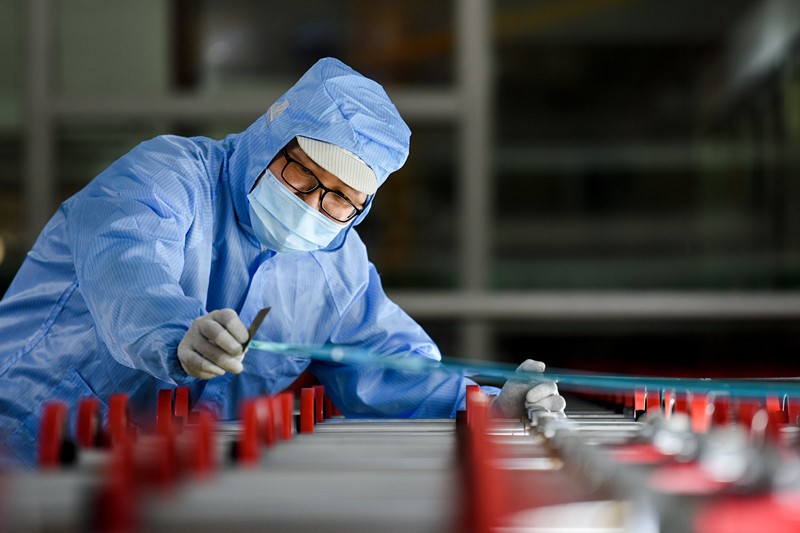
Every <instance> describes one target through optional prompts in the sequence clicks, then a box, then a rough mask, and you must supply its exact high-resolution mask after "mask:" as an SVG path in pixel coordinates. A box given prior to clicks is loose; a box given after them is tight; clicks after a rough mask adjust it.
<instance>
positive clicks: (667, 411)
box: [664, 390, 675, 420]
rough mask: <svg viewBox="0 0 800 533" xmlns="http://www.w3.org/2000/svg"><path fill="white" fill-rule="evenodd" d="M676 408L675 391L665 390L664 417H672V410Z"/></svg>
mask: <svg viewBox="0 0 800 533" xmlns="http://www.w3.org/2000/svg"><path fill="white" fill-rule="evenodd" d="M674 408H675V391H673V390H665V391H664V418H666V419H667V420H669V419H670V418H672V410H673V409H674Z"/></svg>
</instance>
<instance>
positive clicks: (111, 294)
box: [0, 59, 471, 465]
mask: <svg viewBox="0 0 800 533" xmlns="http://www.w3.org/2000/svg"><path fill="white" fill-rule="evenodd" d="M297 135H303V136H306V137H310V138H314V139H318V140H322V141H327V142H330V143H334V144H336V145H339V146H341V147H343V148H345V149H347V150H350V151H351V152H353V153H355V154H356V155H358V156H359V157H360V158H361V159H363V160H364V161H365V162H366V163H367V164H368V165H370V167H371V168H372V169H373V170H374V171H375V173H376V174H377V176H378V180H379V183H383V182H384V181H385V179H386V178H387V177H388V175H389V174H390V173H391V172H393V171H395V170H397V169H398V168H400V167H401V166H402V165H403V163H404V162H405V159H406V157H407V154H408V141H409V136H410V131H409V129H408V127H407V126H406V124H405V123H404V122H403V121H402V119H401V118H400V116H399V114H398V113H397V110H396V109H395V107H394V105H393V104H392V103H391V101H390V100H389V98H388V96H387V95H386V93H385V92H384V91H383V89H382V88H381V87H380V85H378V84H376V83H375V82H373V81H371V80H369V79H367V78H364V77H363V76H361V75H359V74H358V73H356V72H355V71H353V70H352V69H350V68H349V67H347V66H346V65H344V64H342V63H341V62H339V61H337V60H334V59H323V60H321V61H319V62H317V63H316V64H315V65H314V66H313V67H312V68H311V69H310V70H309V71H308V72H307V73H306V74H305V75H304V76H303V77H302V78H301V79H300V80H299V81H298V82H297V84H296V85H295V86H294V87H292V88H291V89H289V90H288V91H287V92H286V93H285V94H284V95H283V96H282V97H281V98H280V99H279V100H278V101H276V102H275V104H273V105H272V106H271V107H270V108H269V109H268V110H267V111H266V113H265V114H264V115H262V116H260V117H259V118H258V120H256V121H255V122H254V123H253V124H252V125H251V126H250V127H249V128H248V129H247V130H245V131H244V132H242V133H239V134H233V135H229V136H228V137H226V138H225V139H224V140H221V141H219V140H212V139H208V138H203V137H194V138H184V137H177V136H169V135H165V136H160V137H157V138H155V139H152V140H149V141H146V142H143V143H141V144H140V145H138V146H137V147H135V148H134V149H133V150H131V151H130V152H129V153H128V154H126V155H124V156H123V157H122V158H120V159H119V160H117V161H116V162H115V163H113V164H112V165H111V166H110V167H109V168H108V169H107V170H105V171H104V172H103V173H101V174H100V175H99V176H97V177H96V178H95V179H94V180H92V181H91V182H90V183H89V184H88V185H87V186H86V187H85V188H84V189H83V190H81V191H80V192H78V193H77V194H76V195H74V196H73V197H71V198H70V199H68V200H67V201H65V202H64V203H63V204H62V205H61V206H60V207H59V209H58V211H57V212H56V213H55V215H54V216H53V218H52V219H51V220H50V221H49V222H48V224H47V226H46V227H45V228H44V230H43V231H42V233H41V234H40V236H39V238H38V239H37V241H36V243H35V245H34V246H33V248H32V249H31V251H30V252H29V254H28V256H27V258H26V260H25V262H24V263H23V265H22V267H21V268H20V270H19V272H18V273H17V276H16V277H15V279H14V281H13V282H12V284H11V286H10V287H9V289H8V291H7V293H6V295H5V297H4V298H3V300H2V302H0V448H4V449H3V450H2V451H0V464H2V463H5V464H9V463H10V464H28V465H29V464H32V463H33V462H34V458H35V452H36V435H37V433H38V428H39V420H40V416H41V410H42V405H43V403H44V402H45V401H47V400H49V399H60V400H64V401H66V402H68V404H69V405H70V411H71V413H72V418H71V422H70V424H71V427H74V414H75V411H76V406H77V403H78V401H79V400H80V398H81V397H87V396H94V397H97V398H98V399H99V400H100V403H101V405H102V406H103V407H102V408H101V409H103V410H104V409H105V404H106V402H107V401H108V398H109V395H111V394H112V393H115V392H125V393H127V394H128V395H129V402H130V405H131V411H132V412H131V414H132V417H133V420H134V422H136V423H137V424H139V425H141V426H145V427H149V424H151V421H152V420H154V417H155V404H156V397H157V391H158V389H160V388H165V387H171V386H176V385H187V386H189V387H190V388H191V397H192V398H193V403H197V402H204V403H206V404H208V405H209V406H211V407H212V408H213V409H215V410H216V412H217V414H218V416H219V417H220V418H223V419H230V418H236V417H237V414H238V413H237V410H238V405H239V402H240V400H241V399H242V398H244V397H247V396H251V395H258V394H265V393H266V394H269V393H276V392H279V391H281V390H283V389H284V388H286V387H287V386H288V385H290V384H291V383H292V382H293V381H294V380H295V378H297V376H298V375H300V373H301V372H303V371H304V370H306V369H307V368H308V369H310V371H311V372H312V373H313V374H314V375H315V376H316V377H317V378H318V379H319V380H320V381H321V382H322V383H323V384H324V385H325V390H326V392H327V393H328V394H329V395H330V396H331V398H332V400H333V401H334V403H335V404H336V405H337V406H338V407H339V409H340V410H341V411H342V413H343V414H344V415H346V416H348V417H366V416H385V417H450V416H453V415H454V414H455V412H456V410H457V409H459V408H463V403H464V395H465V386H466V385H467V384H469V383H471V381H469V380H468V379H466V378H463V377H460V376H451V375H443V374H438V375H437V374H434V375H425V374H414V373H401V372H398V371H390V370H380V369H376V368H369V367H351V366H342V365H334V364H331V363H321V362H312V361H311V360H309V359H307V358H301V357H289V356H286V355H280V354H271V353H267V352H262V351H257V350H250V351H249V352H248V354H247V356H246V358H245V360H244V367H245V369H244V372H243V373H242V374H240V375H232V374H225V375H224V376H221V377H218V378H214V379H212V380H209V381H203V380H199V379H195V378H192V377H190V376H188V375H187V374H186V372H185V371H184V370H183V369H182V367H181V365H180V363H179V361H178V358H177V346H178V344H179V343H180V341H181V339H182V337H183V336H184V334H185V333H186V331H187V330H188V328H189V326H190V324H191V322H192V321H193V320H194V319H195V318H197V317H199V316H201V315H203V314H205V313H207V312H209V311H212V310H215V309H221V308H232V309H234V310H236V311H237V312H238V313H239V315H240V317H241V319H242V321H243V322H244V323H245V324H249V323H250V322H251V321H252V319H253V317H254V316H255V314H256V312H257V311H258V310H259V309H261V308H262V307H265V306H270V307H272V311H271V312H270V314H269V315H268V317H267V320H266V321H265V322H264V324H263V325H262V327H261V329H260V331H259V333H258V335H257V337H256V338H258V339H261V340H270V341H277V342H288V343H298V344H309V345H321V344H323V343H335V344H342V345H348V346H354V347H359V348H363V349H369V350H374V351H376V352H378V353H380V354H383V355H385V356H393V357H408V356H413V357H428V358H431V359H440V354H439V351H438V349H437V347H436V345H435V344H434V343H433V342H432V341H431V339H430V338H429V337H428V335H427V334H426V333H425V332H424V331H423V330H422V329H421V328H420V326H419V325H418V324H416V323H415V322H414V321H413V320H412V319H411V318H410V317H409V316H408V315H407V314H406V313H405V312H403V311H402V310H401V309H400V308H399V307H398V306H397V305H395V304H394V303H393V302H391V301H390V300H389V299H388V298H387V297H386V295H385V294H384V291H383V289H382V287H381V283H380V278H379V276H378V273H377V272H376V270H375V267H374V266H373V265H372V264H371V263H370V262H369V260H368V258H367V251H366V249H365V246H364V244H363V243H362V241H361V240H360V238H359V236H358V234H357V233H356V231H354V230H352V229H351V228H352V225H355V224H357V223H358V222H360V221H361V220H362V219H363V217H364V215H365V214H366V212H365V213H363V214H362V215H361V216H359V217H358V218H357V219H356V220H355V221H354V222H353V224H352V225H351V227H350V228H348V229H347V230H346V231H343V232H341V233H340V234H339V236H338V237H337V238H336V239H335V240H334V242H333V243H332V244H331V246H329V247H328V248H327V249H325V250H320V251H314V252H301V253H280V254H276V253H274V252H271V251H269V250H265V249H263V248H262V246H261V244H260V243H259V241H258V240H257V239H256V238H255V236H254V234H253V231H252V228H251V223H250V216H249V214H248V206H247V198H246V196H247V194H248V192H249V191H250V190H251V188H252V187H253V184H254V183H255V181H256V179H257V178H258V177H259V175H260V174H261V173H262V171H263V170H264V169H265V168H266V167H267V166H268V164H269V162H270V161H271V160H272V159H273V157H274V156H275V155H276V154H277V153H278V151H279V150H280V149H281V148H282V147H283V146H284V145H286V144H287V143H288V142H290V141H291V140H292V139H293V138H294V137H295V136H297ZM370 200H371V198H370Z"/></svg>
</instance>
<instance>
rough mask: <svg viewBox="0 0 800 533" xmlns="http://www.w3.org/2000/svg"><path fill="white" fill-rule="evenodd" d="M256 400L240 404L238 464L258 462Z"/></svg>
mask: <svg viewBox="0 0 800 533" xmlns="http://www.w3.org/2000/svg"><path fill="white" fill-rule="evenodd" d="M257 407H258V406H257V403H256V400H253V399H249V400H245V401H244V402H243V403H242V411H241V418H242V433H241V435H240V437H239V462H240V463H242V464H247V465H252V464H254V463H256V462H257V461H258V459H259V458H260V452H261V439H260V438H259V430H258V429H259V423H258V422H259V420H258V408H257Z"/></svg>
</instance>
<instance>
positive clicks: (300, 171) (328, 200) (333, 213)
mask: <svg viewBox="0 0 800 533" xmlns="http://www.w3.org/2000/svg"><path fill="white" fill-rule="evenodd" d="M281 155H283V157H284V159H286V164H285V165H284V166H283V170H281V178H283V181H285V182H286V184H287V185H289V187H291V188H292V189H294V190H295V191H297V192H299V193H300V194H310V193H312V192H314V191H316V190H317V189H322V198H321V199H320V204H319V205H320V207H322V210H323V211H324V212H325V214H326V215H328V216H329V217H331V218H332V219H334V220H336V221H337V222H349V221H350V220H352V219H353V218H354V217H356V216H358V215H360V214H361V213H362V212H363V211H364V210H363V209H359V208H358V207H356V206H355V205H354V204H353V202H351V201H350V199H349V198H348V197H347V196H345V195H344V194H342V193H340V192H338V191H334V190H333V189H329V188H327V187H326V186H324V185H323V184H322V182H321V181H319V178H318V177H316V176H315V175H314V173H313V172H311V171H310V170H309V169H308V168H306V167H304V166H303V164H302V163H300V162H299V161H298V160H296V159H293V158H292V157H291V156H290V155H289V152H287V151H286V148H283V149H281Z"/></svg>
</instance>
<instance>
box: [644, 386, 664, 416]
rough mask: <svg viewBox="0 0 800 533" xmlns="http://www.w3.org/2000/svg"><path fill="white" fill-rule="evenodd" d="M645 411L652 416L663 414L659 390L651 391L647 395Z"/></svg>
mask: <svg viewBox="0 0 800 533" xmlns="http://www.w3.org/2000/svg"><path fill="white" fill-rule="evenodd" d="M644 405H645V410H646V411H647V412H648V413H650V414H651V415H653V414H656V413H660V412H661V397H660V394H659V391H658V390H651V391H648V392H647V394H645V398H644Z"/></svg>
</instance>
